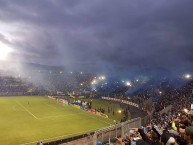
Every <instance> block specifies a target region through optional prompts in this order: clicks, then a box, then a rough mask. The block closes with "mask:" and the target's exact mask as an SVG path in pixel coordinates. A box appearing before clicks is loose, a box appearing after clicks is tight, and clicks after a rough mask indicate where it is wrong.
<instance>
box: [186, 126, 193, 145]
mask: <svg viewBox="0 0 193 145" xmlns="http://www.w3.org/2000/svg"><path fill="white" fill-rule="evenodd" d="M184 139H185V140H186V141H188V145H193V126H189V127H186V128H185V135H184Z"/></svg>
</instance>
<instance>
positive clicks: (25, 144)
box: [20, 128, 102, 145]
mask: <svg viewBox="0 0 193 145" xmlns="http://www.w3.org/2000/svg"><path fill="white" fill-rule="evenodd" d="M99 129H102V128H96V129H92V130H87V131H81V132H77V133H71V134H66V135H61V136H56V137H51V138H46V139H40V140H37V141H33V142H28V143H24V144H20V145H28V144H34V143H37V142H39V141H47V140H52V139H59V138H63V137H66V136H72V135H73V136H74V135H79V134H82V133H88V132H92V131H96V130H99Z"/></svg>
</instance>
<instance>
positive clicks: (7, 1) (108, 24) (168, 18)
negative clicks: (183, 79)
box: [0, 0, 193, 71]
mask: <svg viewBox="0 0 193 145" xmlns="http://www.w3.org/2000/svg"><path fill="white" fill-rule="evenodd" d="M0 42H2V43H3V44H5V45H6V46H8V47H10V48H11V49H12V51H11V53H10V54H9V56H8V57H7V59H8V60H11V61H13V60H18V61H22V62H33V63H41V64H48V65H50V64H51V65H67V66H69V65H70V66H74V67H76V66H81V67H86V66H87V65H91V66H97V67H98V68H99V69H106V68H124V69H128V70H131V69H133V68H136V67H139V68H140V67H150V68H155V69H156V68H164V69H169V70H186V71H191V70H192V68H193V1H192V0H0Z"/></svg>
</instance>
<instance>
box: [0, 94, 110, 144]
mask: <svg viewBox="0 0 193 145" xmlns="http://www.w3.org/2000/svg"><path fill="white" fill-rule="evenodd" d="M111 124H113V120H112V119H108V118H103V117H100V116H97V115H94V114H91V113H88V112H86V111H83V110H80V109H77V108H74V107H72V106H68V105H62V104H57V103H56V101H55V100H52V99H48V98H47V97H39V96H38V97H0V144H2V145H29V144H37V142H39V141H43V142H49V141H53V140H58V139H63V138H68V137H72V136H76V135H80V134H84V133H88V132H91V131H94V130H97V129H100V128H104V127H106V126H109V125H111Z"/></svg>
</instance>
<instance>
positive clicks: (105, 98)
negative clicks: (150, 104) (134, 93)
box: [102, 97, 139, 107]
mask: <svg viewBox="0 0 193 145" xmlns="http://www.w3.org/2000/svg"><path fill="white" fill-rule="evenodd" d="M102 99H104V100H111V101H116V102H120V103H124V104H127V105H131V106H134V107H139V105H138V104H136V103H133V102H131V101H126V100H121V99H117V98H110V97H102Z"/></svg>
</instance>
